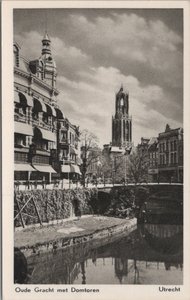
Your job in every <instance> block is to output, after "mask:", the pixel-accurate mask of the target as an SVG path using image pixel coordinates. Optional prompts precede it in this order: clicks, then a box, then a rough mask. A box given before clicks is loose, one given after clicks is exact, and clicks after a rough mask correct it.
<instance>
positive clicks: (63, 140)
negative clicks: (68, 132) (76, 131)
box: [59, 139, 69, 145]
mask: <svg viewBox="0 0 190 300" xmlns="http://www.w3.org/2000/svg"><path fill="white" fill-rule="evenodd" d="M59 144H61V145H69V140H68V139H60V140H59Z"/></svg>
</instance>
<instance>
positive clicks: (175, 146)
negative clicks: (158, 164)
mask: <svg viewBox="0 0 190 300" xmlns="http://www.w3.org/2000/svg"><path fill="white" fill-rule="evenodd" d="M176 150H177V141H174V151H176Z"/></svg>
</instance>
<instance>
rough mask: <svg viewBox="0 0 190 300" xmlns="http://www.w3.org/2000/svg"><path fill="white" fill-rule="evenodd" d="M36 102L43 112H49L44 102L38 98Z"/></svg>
mask: <svg viewBox="0 0 190 300" xmlns="http://www.w3.org/2000/svg"><path fill="white" fill-rule="evenodd" d="M34 100H35V101H38V103H39V105H40V109H41V111H43V112H47V107H46V105H45V103H44V102H43V100H41V99H37V98H34Z"/></svg>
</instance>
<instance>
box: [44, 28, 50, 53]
mask: <svg viewBox="0 0 190 300" xmlns="http://www.w3.org/2000/svg"><path fill="white" fill-rule="evenodd" d="M50 45H51V40H50V38H49V35H48V33H47V30H46V31H45V34H44V37H43V39H42V55H44V54H51V46H50Z"/></svg>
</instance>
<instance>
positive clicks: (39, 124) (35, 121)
mask: <svg viewBox="0 0 190 300" xmlns="http://www.w3.org/2000/svg"><path fill="white" fill-rule="evenodd" d="M32 124H33V125H34V126H37V127H39V128H42V129H46V130H48V131H51V132H56V127H55V126H54V125H52V124H48V123H45V122H44V121H41V120H40V119H33V120H32Z"/></svg>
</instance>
